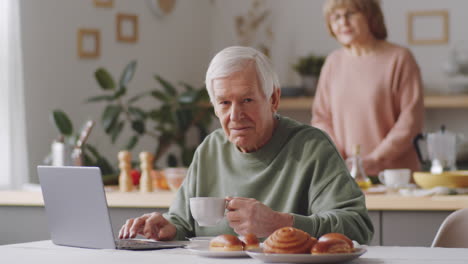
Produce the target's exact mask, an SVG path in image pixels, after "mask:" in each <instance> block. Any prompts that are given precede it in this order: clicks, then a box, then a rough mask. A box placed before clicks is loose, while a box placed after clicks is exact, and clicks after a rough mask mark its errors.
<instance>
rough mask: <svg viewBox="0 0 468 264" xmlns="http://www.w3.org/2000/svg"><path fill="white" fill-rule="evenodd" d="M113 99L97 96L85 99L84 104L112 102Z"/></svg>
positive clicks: (110, 96) (106, 96)
mask: <svg viewBox="0 0 468 264" xmlns="http://www.w3.org/2000/svg"><path fill="white" fill-rule="evenodd" d="M114 99H115V98H114V96H112V95H99V96H94V97H90V98H88V99H86V101H85V103H94V102H100V101H113V100H114Z"/></svg>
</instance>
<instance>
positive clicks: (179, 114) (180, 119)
mask: <svg viewBox="0 0 468 264" xmlns="http://www.w3.org/2000/svg"><path fill="white" fill-rule="evenodd" d="M175 113H176V120H177V121H176V124H177V127H178V129H179V131H185V130H188V129H189V127H190V124H191V121H192V112H191V111H190V110H183V109H179V110H177V111H176V112H175Z"/></svg>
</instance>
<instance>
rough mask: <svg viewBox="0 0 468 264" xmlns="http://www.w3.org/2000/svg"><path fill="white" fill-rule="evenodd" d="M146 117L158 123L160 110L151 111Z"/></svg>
mask: <svg viewBox="0 0 468 264" xmlns="http://www.w3.org/2000/svg"><path fill="white" fill-rule="evenodd" d="M148 117H149V118H151V120H154V121H160V120H161V111H160V110H151V111H150V112H149V113H148Z"/></svg>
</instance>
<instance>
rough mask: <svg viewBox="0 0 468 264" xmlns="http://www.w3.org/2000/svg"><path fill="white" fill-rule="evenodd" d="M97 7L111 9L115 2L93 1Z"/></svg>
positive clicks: (105, 0)
mask: <svg viewBox="0 0 468 264" xmlns="http://www.w3.org/2000/svg"><path fill="white" fill-rule="evenodd" d="M93 2H94V6H95V7H106V8H110V7H113V6H114V0H93Z"/></svg>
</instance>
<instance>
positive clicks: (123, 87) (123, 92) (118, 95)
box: [114, 86, 127, 99]
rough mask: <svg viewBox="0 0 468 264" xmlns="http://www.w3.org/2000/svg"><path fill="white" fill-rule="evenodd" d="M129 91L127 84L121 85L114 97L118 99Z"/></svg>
mask: <svg viewBox="0 0 468 264" xmlns="http://www.w3.org/2000/svg"><path fill="white" fill-rule="evenodd" d="M126 93H127V88H125V86H121V87H120V89H119V90H118V91H117V92H116V93H115V94H114V99H118V98H120V97H122V96H124V95H125V94H126Z"/></svg>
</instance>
